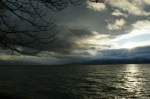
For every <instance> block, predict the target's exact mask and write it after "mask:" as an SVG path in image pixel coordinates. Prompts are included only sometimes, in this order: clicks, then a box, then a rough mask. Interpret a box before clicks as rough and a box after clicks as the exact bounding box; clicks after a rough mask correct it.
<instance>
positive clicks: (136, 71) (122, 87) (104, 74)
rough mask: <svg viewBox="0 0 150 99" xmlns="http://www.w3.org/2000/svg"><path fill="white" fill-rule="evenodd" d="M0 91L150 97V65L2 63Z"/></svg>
mask: <svg viewBox="0 0 150 99" xmlns="http://www.w3.org/2000/svg"><path fill="white" fill-rule="evenodd" d="M0 92H1V93H8V94H12V95H17V96H26V98H27V99H28V98H29V99H103V98H104V99H126V98H127V99H128V98H129V99H150V65H146V64H140V65H135V64H127V65H93V66H92V65H89V66H88V65H87V66H73V65H72V66H71V65H70V66H32V67H31V66H30V67H29V66H5V67H4V66H3V67H2V66H1V67H0Z"/></svg>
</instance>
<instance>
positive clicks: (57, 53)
mask: <svg viewBox="0 0 150 99" xmlns="http://www.w3.org/2000/svg"><path fill="white" fill-rule="evenodd" d="M52 17H53V18H54V20H55V22H56V24H57V26H58V28H59V29H60V33H59V34H58V38H59V39H58V40H57V42H55V43H54V44H53V46H52V47H54V49H53V50H52V51H51V50H50V51H48V52H42V53H40V54H39V55H38V57H39V56H40V57H45V56H46V60H47V61H48V60H51V57H52V58H57V59H60V60H62V59H64V58H71V59H72V60H73V59H78V60H84V59H86V60H89V59H95V58H101V57H102V56H103V54H102V53H103V52H105V51H108V50H109V52H111V50H113V51H114V50H115V51H118V50H122V49H127V50H134V49H135V48H136V47H145V46H150V0H104V2H99V3H94V2H89V1H86V0H85V1H84V2H83V4H82V5H80V6H69V7H68V8H66V9H64V10H62V11H60V12H55V13H53V16H52ZM111 55H112V54H111ZM108 56H109V57H110V55H108ZM44 59H45V58H44Z"/></svg>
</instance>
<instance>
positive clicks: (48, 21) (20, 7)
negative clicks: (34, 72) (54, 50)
mask: <svg viewBox="0 0 150 99" xmlns="http://www.w3.org/2000/svg"><path fill="white" fill-rule="evenodd" d="M80 3H81V0H1V1H0V45H1V47H2V48H9V49H12V50H15V51H17V52H19V53H23V54H35V53H37V52H40V51H43V50H50V49H51V48H49V47H51V43H53V42H54V41H55V40H56V35H57V33H58V32H59V29H57V25H56V24H55V21H54V20H53V18H51V14H50V11H48V10H47V8H48V9H50V10H51V11H61V10H63V9H65V8H66V7H68V6H69V5H74V6H77V5H80ZM47 14H48V16H47V18H45V16H46V15H47Z"/></svg>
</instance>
